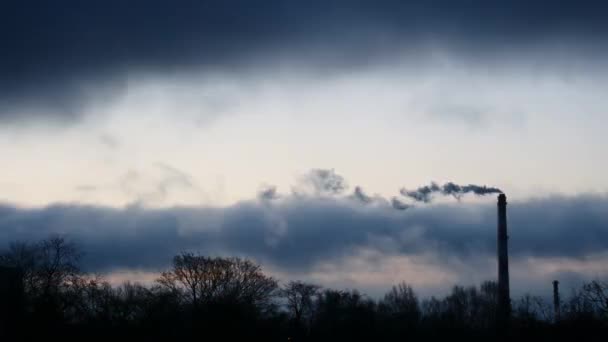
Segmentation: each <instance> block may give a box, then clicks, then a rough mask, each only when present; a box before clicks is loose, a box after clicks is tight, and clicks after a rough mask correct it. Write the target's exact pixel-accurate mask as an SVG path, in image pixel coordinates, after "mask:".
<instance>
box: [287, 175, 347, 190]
mask: <svg viewBox="0 0 608 342" xmlns="http://www.w3.org/2000/svg"><path fill="white" fill-rule="evenodd" d="M346 189H348V184H347V182H346V180H345V179H344V177H342V176H341V175H339V174H337V173H336V172H335V171H334V169H312V170H310V171H309V172H308V173H307V174H305V175H303V176H302V177H301V178H300V186H299V187H297V188H296V189H294V192H295V193H299V192H304V193H306V192H310V193H312V194H314V195H339V194H341V193H343V192H344V191H345V190H346Z"/></svg>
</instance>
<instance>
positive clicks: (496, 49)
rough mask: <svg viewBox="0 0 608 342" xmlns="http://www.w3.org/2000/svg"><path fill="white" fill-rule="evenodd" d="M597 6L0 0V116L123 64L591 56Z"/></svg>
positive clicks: (42, 103)
mask: <svg viewBox="0 0 608 342" xmlns="http://www.w3.org/2000/svg"><path fill="white" fill-rule="evenodd" d="M607 9H608V4H606V2H604V1H592V0H587V1H585V0H583V1H581V0H578V1H575V0H566V1H553V0H536V1H534V0H533V1H499V0H467V1H464V0H435V1H423V0H412V1H397V0H392V1H320V0H311V1H289V0H267V1H262V2H260V1H247V0H233V1H224V0H215V1H209V0H207V1H204V0H203V1H194V0H182V1H169V0H145V1H144V0H133V1H122V0H103V1H101V0H100V1H78V0H58V1H43V0H32V1H23V0H7V1H3V2H2V5H1V6H0V44H1V45H0V47H1V48H0V49H1V53H2V58H1V59H0V75H1V77H0V118H3V119H10V118H12V119H15V117H14V115H17V114H15V113H19V114H22V113H24V112H28V111H27V110H25V109H29V108H30V107H41V108H48V107H52V108H53V109H55V110H54V111H53V112H57V113H59V114H58V115H60V116H67V117H70V116H74V115H78V104H80V103H81V102H82V101H85V100H86V99H87V97H88V96H89V95H90V92H94V93H95V94H96V96H98V97H99V96H100V95H99V93H100V92H101V93H103V94H105V96H114V95H116V94H115V93H114V92H115V91H120V88H121V86H122V85H123V80H124V76H125V75H126V73H133V72H148V71H151V72H172V71H183V70H189V68H192V67H197V68H203V69H204V70H237V72H243V71H244V70H246V69H250V68H251V67H252V66H253V67H254V69H255V67H256V66H259V65H266V66H269V67H272V65H273V63H274V62H276V61H280V60H283V61H284V60H290V61H295V62H296V63H304V64H313V65H316V67H320V68H322V69H323V70H324V71H325V70H331V69H333V68H336V67H337V66H338V65H340V66H341V67H343V66H346V67H348V66H353V65H367V64H369V63H370V61H372V60H376V61H377V62H378V61H379V62H380V63H381V62H382V61H383V60H385V58H391V56H392V53H393V52H394V51H395V50H397V49H402V48H405V49H407V51H408V52H407V53H406V56H407V57H408V58H411V57H413V56H415V54H416V53H417V52H415V51H420V50H421V48H424V47H425V46H428V45H436V44H438V45H439V46H441V47H444V48H447V49H453V50H458V51H461V52H464V53H466V54H467V55H468V56H469V57H471V58H478V57H479V56H481V55H484V54H496V55H500V54H502V52H505V51H507V52H508V51H518V50H520V49H525V48H527V47H531V46H535V45H541V46H544V45H546V44H555V45H557V46H562V47H564V46H565V47H566V48H567V50H568V51H572V50H578V49H582V50H584V51H583V52H584V53H583V54H586V53H591V54H594V53H597V52H598V51H604V50H605V47H606V39H605V37H606V33H607V32H608V21H606V20H605V18H606V16H607V15H608V13H607ZM587 48H589V49H590V50H589V51H587ZM395 58H397V57H395ZM398 58H401V56H400V57H398ZM116 89H118V90H116ZM21 107H23V108H21ZM75 107H76V108H75ZM24 108H25V109H24ZM18 109H22V110H18Z"/></svg>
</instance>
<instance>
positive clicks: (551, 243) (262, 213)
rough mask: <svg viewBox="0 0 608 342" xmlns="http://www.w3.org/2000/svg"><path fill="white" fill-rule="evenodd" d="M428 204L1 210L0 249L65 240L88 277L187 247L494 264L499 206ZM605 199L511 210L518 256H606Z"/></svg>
mask: <svg viewBox="0 0 608 342" xmlns="http://www.w3.org/2000/svg"><path fill="white" fill-rule="evenodd" d="M491 202H492V203H491V204H485V205H479V204H464V203H458V204H454V205H450V206H444V205H441V206H423V207H415V208H410V209H409V210H406V211H397V210H394V209H392V208H390V207H389V206H388V205H387V206H386V207H381V206H366V205H362V204H360V203H355V202H353V201H351V200H348V199H345V198H342V199H336V198H310V197H306V198H300V197H294V198H288V199H283V200H281V201H279V202H273V203H272V204H271V205H268V203H266V204H264V203H260V202H258V201H248V202H241V203H238V204H235V205H233V206H230V207H226V208H205V207H192V208H171V209H145V208H141V207H129V208H125V209H110V208H101V207H93V206H78V205H52V206H48V207H45V208H39V209H22V208H16V207H13V206H10V205H4V206H0V231H1V232H2V234H0V245H3V246H6V244H7V243H8V242H9V241H13V240H38V239H42V238H45V237H48V236H49V234H52V233H58V234H64V235H66V236H67V237H69V238H70V239H72V240H75V241H77V242H78V243H79V244H80V245H81V247H82V248H83V249H84V250H85V251H86V252H87V254H86V257H85V264H86V267H87V268H88V269H89V270H96V271H104V270H106V271H107V270H111V269H116V268H132V267H136V268H143V269H149V270H158V269H160V268H162V267H164V266H166V265H167V263H168V262H169V261H170V259H171V256H172V255H174V254H175V253H177V252H179V251H182V250H196V251H200V252H201V253H203V254H209V255H239V256H247V257H253V258H255V259H257V260H258V261H260V262H262V263H263V264H265V265H267V266H273V267H277V268H279V269H285V270H289V271H296V272H297V271H306V270H308V269H309V268H310V267H313V266H315V265H318V264H322V263H331V262H337V261H339V260H341V259H342V258H344V257H348V256H349V255H352V254H353V253H356V251H357V250H358V249H359V248H364V249H368V250H369V249H373V250H376V251H378V252H380V253H385V254H386V255H418V254H422V253H432V254H435V255H437V256H438V257H439V258H446V259H444V260H448V259H449V260H455V259H461V260H474V259H479V258H486V257H491V256H493V255H494V253H495V245H496V205H495V203H494V201H491ZM606 212H608V198H607V197H605V196H578V197H549V198H544V199H538V200H529V201H523V202H517V201H511V202H510V204H509V233H510V234H509V235H510V239H509V243H510V245H509V248H510V254H511V256H512V258H514V259H515V260H516V259H518V258H525V257H528V256H538V257H571V258H583V257H585V256H588V255H591V254H593V253H600V252H605V251H606V245H608V216H606Z"/></svg>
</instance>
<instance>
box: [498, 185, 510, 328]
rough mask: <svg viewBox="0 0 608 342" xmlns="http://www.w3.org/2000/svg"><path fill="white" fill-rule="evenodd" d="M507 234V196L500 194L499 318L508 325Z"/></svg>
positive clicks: (502, 323)
mask: <svg viewBox="0 0 608 342" xmlns="http://www.w3.org/2000/svg"><path fill="white" fill-rule="evenodd" d="M508 239H509V237H508V235H507V196H505V194H500V195H498V320H499V323H500V324H501V325H504V326H506V325H507V324H508V321H509V317H510V316H511V297H510V295H509V251H508Z"/></svg>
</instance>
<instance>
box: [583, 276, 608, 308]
mask: <svg viewBox="0 0 608 342" xmlns="http://www.w3.org/2000/svg"><path fill="white" fill-rule="evenodd" d="M581 294H582V296H583V297H584V298H585V299H586V300H587V301H589V302H591V303H593V306H594V308H595V309H596V310H597V312H598V313H599V314H600V315H602V316H608V282H603V281H599V280H593V281H592V282H590V283H587V284H584V285H583V289H582V293H581Z"/></svg>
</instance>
